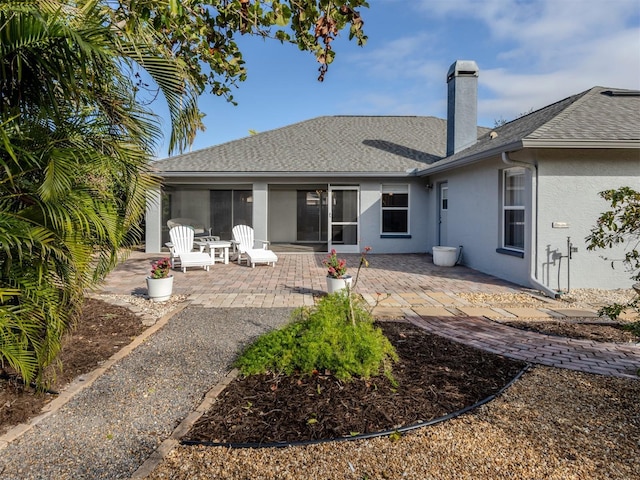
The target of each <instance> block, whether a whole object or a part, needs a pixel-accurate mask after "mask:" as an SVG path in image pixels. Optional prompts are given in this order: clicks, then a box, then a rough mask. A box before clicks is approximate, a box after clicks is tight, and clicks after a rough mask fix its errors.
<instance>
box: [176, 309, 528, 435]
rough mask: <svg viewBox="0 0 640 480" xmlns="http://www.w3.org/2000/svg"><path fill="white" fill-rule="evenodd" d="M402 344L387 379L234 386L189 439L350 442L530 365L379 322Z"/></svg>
mask: <svg viewBox="0 0 640 480" xmlns="http://www.w3.org/2000/svg"><path fill="white" fill-rule="evenodd" d="M380 326H381V328H382V329H383V331H384V333H385V335H387V337H388V338H389V340H390V341H391V342H392V343H393V344H394V346H395V347H396V349H397V351H398V354H399V356H400V361H399V362H398V363H397V364H396V365H395V366H394V369H393V376H394V379H395V381H396V382H397V385H394V384H393V383H392V382H391V381H390V380H389V379H387V378H386V377H378V378H374V379H370V380H353V381H350V382H341V381H339V380H337V379H336V378H334V377H333V376H331V375H326V374H318V375H313V376H311V377H303V376H290V377H287V376H280V375H255V376H250V377H247V378H239V379H236V380H235V381H234V382H232V383H231V384H230V385H229V386H228V387H227V388H226V389H225V390H224V391H223V392H222V394H221V395H220V396H219V397H218V399H217V401H216V403H215V404H214V405H213V407H212V409H211V410H210V411H209V412H207V413H206V414H205V415H204V416H203V417H201V418H200V420H199V421H198V422H196V424H195V425H194V426H193V428H192V429H191V431H190V432H188V434H187V435H186V436H185V437H184V438H183V440H184V441H191V442H194V441H196V442H198V441H199V442H214V443H233V444H247V443H260V444H265V443H274V442H300V441H308V440H318V439H331V438H340V437H351V436H354V435H362V434H370V433H372V432H381V431H387V430H394V429H398V428H401V427H407V426H411V425H415V424H420V423H424V422H426V421H429V420H433V419H436V418H439V417H442V416H445V415H447V414H450V413H454V412H456V411H458V410H461V409H463V408H465V407H468V406H470V405H473V404H475V403H477V402H479V401H481V400H483V399H485V398H486V397H489V396H491V395H493V394H495V393H497V392H498V391H499V390H500V389H501V388H502V387H504V386H505V385H506V384H508V383H509V381H510V380H511V379H513V378H514V377H515V376H516V375H517V374H518V372H519V371H520V370H521V369H522V368H523V367H524V363H522V362H518V361H513V360H510V359H507V358H505V357H501V356H498V355H494V354H491V353H487V352H483V351H480V350H476V349H474V348H471V347H468V346H465V345H461V344H457V343H454V342H451V341H449V340H447V339H445V338H442V337H439V336H437V335H431V334H429V333H426V332H425V331H424V330H422V329H420V328H418V327H415V326H414V325H412V324H409V323H405V322H381V323H380Z"/></svg>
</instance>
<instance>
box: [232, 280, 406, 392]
mask: <svg viewBox="0 0 640 480" xmlns="http://www.w3.org/2000/svg"><path fill="white" fill-rule="evenodd" d="M350 301H351V302H353V314H354V318H355V321H352V320H351V318H350V305H349V303H350ZM292 319H293V321H292V323H290V324H288V325H287V326H285V327H284V328H282V329H280V330H275V331H272V332H269V333H267V334H265V335H263V336H262V337H260V338H259V339H258V340H257V341H256V342H255V343H253V344H252V345H250V346H249V347H248V348H247V349H246V350H245V351H244V352H243V354H242V355H241V356H240V358H238V360H237V361H236V363H235V365H236V367H237V368H238V369H239V370H240V371H241V372H242V374H244V375H254V374H260V373H267V372H272V373H284V374H287V375H290V374H293V373H301V374H304V375H311V374H313V373H315V372H321V373H323V372H325V371H327V370H328V371H330V372H331V373H332V374H333V375H335V376H336V377H337V378H339V379H341V380H348V379H351V378H352V377H358V378H370V377H372V376H377V375H380V374H381V373H385V374H386V375H387V376H389V377H390V378H391V364H392V362H393V361H396V360H397V359H398V355H397V353H396V351H395V349H394V347H393V345H391V343H390V342H389V340H388V339H387V338H386V337H385V336H384V334H383V333H382V331H381V330H380V329H379V328H377V327H375V326H374V324H373V318H372V316H371V314H370V313H369V312H368V311H367V310H366V309H365V308H364V305H362V303H361V301H359V300H358V299H357V298H356V297H355V296H354V295H351V296H350V295H348V294H347V293H341V292H339V293H334V294H331V295H327V296H326V297H324V298H322V299H321V300H320V301H319V302H318V304H317V305H316V306H315V307H314V308H312V309H309V308H301V309H298V310H296V311H295V312H294V314H293V315H292Z"/></svg>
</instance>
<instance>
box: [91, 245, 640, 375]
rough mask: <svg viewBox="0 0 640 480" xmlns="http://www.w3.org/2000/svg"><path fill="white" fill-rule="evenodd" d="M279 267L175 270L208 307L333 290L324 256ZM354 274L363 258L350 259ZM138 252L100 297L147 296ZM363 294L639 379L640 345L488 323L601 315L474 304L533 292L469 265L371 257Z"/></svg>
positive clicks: (419, 319) (490, 338) (309, 298)
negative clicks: (472, 296) (475, 298)
mask: <svg viewBox="0 0 640 480" xmlns="http://www.w3.org/2000/svg"><path fill="white" fill-rule="evenodd" d="M278 255H279V260H278V263H277V264H276V266H275V267H269V266H256V268H249V267H247V266H244V265H243V266H240V265H238V264H236V263H229V264H227V265H223V264H216V265H214V266H213V267H212V268H211V269H210V271H209V272H206V271H204V270H202V269H196V268H192V269H189V270H188V271H187V273H186V274H185V273H183V272H181V271H174V273H173V274H174V276H175V278H174V293H176V294H188V295H189V300H190V302H191V304H192V305H194V306H199V307H204V308H215V307H225V308H233V307H238V308H243V307H244V308H250V307H256V308H271V307H297V306H302V305H313V303H314V295H316V296H317V295H319V294H321V293H323V292H325V290H326V285H325V278H324V277H325V274H326V270H325V267H324V266H323V265H322V261H323V260H324V258H325V255H324V254H278ZM343 257H344V258H346V259H347V265H348V266H351V268H350V269H349V273H351V274H352V275H355V273H356V270H357V265H358V260H359V256H358V255H343ZM157 258H160V257H159V256H158V255H151V256H150V255H148V254H144V253H141V252H134V253H133V254H132V256H131V258H130V259H129V260H128V261H127V262H125V263H124V264H122V265H121V266H120V267H118V269H117V270H116V271H115V272H114V273H112V274H111V275H110V276H109V278H108V280H107V282H106V283H105V285H104V287H103V290H102V292H101V293H110V294H127V295H129V294H140V295H143V294H145V293H146V286H145V283H144V278H145V276H146V275H147V273H148V271H149V267H150V263H151V261H153V260H155V259H157ZM369 261H370V266H369V267H368V268H363V269H362V270H361V272H360V279H359V281H358V285H357V291H358V293H360V294H362V295H363V297H364V298H365V300H366V301H367V302H368V303H369V304H370V305H371V306H375V308H374V314H375V315H376V316H377V317H379V318H400V317H403V318H408V319H409V320H410V321H412V322H413V323H414V324H416V325H418V326H420V327H422V328H425V329H426V330H428V331H430V332H432V333H435V334H438V335H444V336H446V337H449V338H451V339H452V340H455V341H458V342H461V343H466V344H469V345H472V346H475V347H477V348H481V349H484V350H488V351H491V352H494V353H498V354H501V355H504V356H507V357H510V358H515V359H519V360H525V361H528V362H531V363H538V364H542V365H548V366H553V367H559V368H568V369H572V370H580V371H585V372H591V373H599V374H607V375H615V376H623V377H630V378H638V376H637V371H638V369H639V368H640V344H613V343H603V342H593V341H586V340H574V339H568V338H563V337H553V336H549V335H542V334H538V333H534V332H527V331H523V330H518V329H515V328H511V327H508V326H505V325H500V324H499V323H497V322H494V321H491V320H488V319H494V320H496V319H497V320H499V319H517V318H519V317H520V318H527V319H529V318H540V319H554V318H559V319H562V318H564V319H568V320H571V319H574V318H585V317H586V318H589V317H595V316H596V313H595V311H593V310H581V309H568V308H565V307H566V306H565V305H563V304H562V303H560V302H556V301H553V300H551V299H546V300H545V303H544V304H543V305H544V306H543V307H538V308H531V307H522V308H505V309H503V308H500V307H498V306H491V305H488V306H482V307H478V306H474V305H471V304H470V303H469V302H467V301H465V300H464V298H462V297H461V296H458V295H457V294H460V293H469V292H478V293H487V294H500V293H523V292H527V293H532V292H531V290H527V289H525V288H522V287H519V286H517V285H514V284H511V283H509V282H506V281H503V280H500V279H497V278H495V277H491V276H489V275H485V274H482V273H479V272H476V271H474V270H471V269H468V268H466V267H462V266H456V267H453V268H448V267H438V266H435V265H434V264H433V262H432V260H431V256H430V255H420V254H406V255H384V254H380V255H369Z"/></svg>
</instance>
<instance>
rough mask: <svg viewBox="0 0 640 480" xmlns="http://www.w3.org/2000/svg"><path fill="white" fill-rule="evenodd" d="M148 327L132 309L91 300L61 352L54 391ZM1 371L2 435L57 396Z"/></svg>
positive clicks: (93, 367)
mask: <svg viewBox="0 0 640 480" xmlns="http://www.w3.org/2000/svg"><path fill="white" fill-rule="evenodd" d="M145 328H146V327H145V326H144V325H142V322H141V320H140V317H138V316H137V315H135V314H134V313H132V312H131V310H129V309H127V308H124V307H119V306H116V305H112V304H109V303H106V302H103V301H101V300H96V299H90V298H89V299H87V300H86V301H85V304H84V306H83V309H82V315H81V316H80V318H79V319H78V322H77V325H76V327H75V329H74V330H73V332H70V333H69V334H68V335H67V336H66V338H65V341H64V346H63V349H62V353H61V355H60V361H61V362H62V366H63V369H62V371H61V372H59V373H58V374H57V375H56V379H55V382H54V383H53V384H52V385H51V390H52V391H58V390H61V389H62V388H63V387H64V386H65V385H67V384H68V383H69V382H71V381H72V380H73V379H74V378H76V377H77V376H78V375H82V374H85V373H89V372H91V371H92V370H94V369H95V368H97V367H98V366H99V365H100V364H101V363H102V362H104V361H105V360H107V359H108V358H109V357H111V356H112V355H113V354H114V353H116V352H117V351H118V350H120V349H121V348H122V347H124V346H125V345H128V344H130V343H131V341H132V340H133V339H134V338H135V337H136V336H138V335H139V334H140V333H142V332H143V331H144V330H145ZM0 372H1V373H2V374H1V375H0V434H3V433H5V432H6V431H7V430H9V428H11V427H12V426H14V425H17V424H19V423H23V422H26V421H27V420H29V419H30V418H32V417H35V416H37V415H38V414H39V413H40V412H41V410H42V407H44V406H45V405H46V404H47V403H49V402H50V401H51V400H52V399H53V398H55V395H53V394H51V393H40V392H36V391H35V390H34V389H33V388H31V387H25V385H24V384H23V383H22V382H21V381H20V379H18V378H17V376H16V375H15V372H12V371H2V370H0Z"/></svg>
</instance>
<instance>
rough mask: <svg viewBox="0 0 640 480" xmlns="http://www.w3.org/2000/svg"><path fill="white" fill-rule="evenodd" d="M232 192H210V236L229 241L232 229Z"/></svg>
mask: <svg viewBox="0 0 640 480" xmlns="http://www.w3.org/2000/svg"><path fill="white" fill-rule="evenodd" d="M232 199H233V197H232V190H211V234H212V235H217V236H219V237H220V238H221V239H223V240H230V239H231V229H232V228H233V221H232V219H233V202H232Z"/></svg>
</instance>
